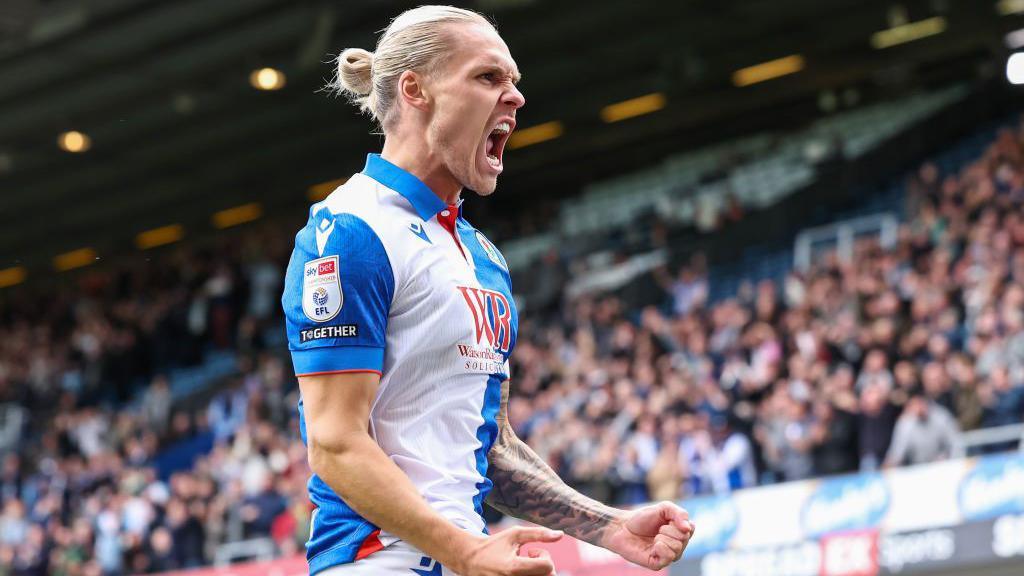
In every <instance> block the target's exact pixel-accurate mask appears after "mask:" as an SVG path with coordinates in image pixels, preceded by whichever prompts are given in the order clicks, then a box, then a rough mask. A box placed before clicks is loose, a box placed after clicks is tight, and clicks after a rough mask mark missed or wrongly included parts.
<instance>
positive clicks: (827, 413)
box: [811, 399, 857, 476]
mask: <svg viewBox="0 0 1024 576" xmlns="http://www.w3.org/2000/svg"><path fill="white" fill-rule="evenodd" d="M811 442H812V445H813V447H812V449H811V453H812V457H813V460H814V473H815V474H817V475H821V476H827V475H830V474H844V473H846V472H853V471H855V470H857V418H856V416H854V415H853V414H851V413H849V412H846V411H845V410H842V409H841V408H837V407H835V406H833V405H832V403H831V402H829V401H828V400H825V399H820V400H817V401H816V402H815V403H814V424H812V425H811Z"/></svg>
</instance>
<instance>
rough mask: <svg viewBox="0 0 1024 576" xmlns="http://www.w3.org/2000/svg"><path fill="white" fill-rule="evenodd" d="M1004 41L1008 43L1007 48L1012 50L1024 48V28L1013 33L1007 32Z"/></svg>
mask: <svg viewBox="0 0 1024 576" xmlns="http://www.w3.org/2000/svg"><path fill="white" fill-rule="evenodd" d="M1003 41H1004V42H1005V43H1006V47H1007V48H1009V49H1010V50H1016V49H1018V48H1021V47H1024V28H1021V29H1020V30H1014V31H1013V32H1007V33H1006V36H1005V37H1004V38H1003Z"/></svg>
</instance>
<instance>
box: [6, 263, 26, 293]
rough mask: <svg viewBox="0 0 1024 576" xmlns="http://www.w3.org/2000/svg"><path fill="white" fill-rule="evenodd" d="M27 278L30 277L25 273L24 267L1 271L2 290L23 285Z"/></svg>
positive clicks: (13, 267)
mask: <svg viewBox="0 0 1024 576" xmlns="http://www.w3.org/2000/svg"><path fill="white" fill-rule="evenodd" d="M26 276H28V273H27V272H26V271H25V267H24V266H12V267H10V268H4V269H3V270H0V288H7V287H8V286H14V285H15V284H21V283H22V282H24V281H25V277H26Z"/></svg>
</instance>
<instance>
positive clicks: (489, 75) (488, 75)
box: [480, 72, 495, 82]
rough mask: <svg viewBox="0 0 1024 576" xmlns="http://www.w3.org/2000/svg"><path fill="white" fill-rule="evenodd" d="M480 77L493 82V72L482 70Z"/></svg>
mask: <svg viewBox="0 0 1024 576" xmlns="http://www.w3.org/2000/svg"><path fill="white" fill-rule="evenodd" d="M480 78H483V79H484V80H487V81H488V82H494V78H495V76H494V72H484V73H483V74H481V75H480Z"/></svg>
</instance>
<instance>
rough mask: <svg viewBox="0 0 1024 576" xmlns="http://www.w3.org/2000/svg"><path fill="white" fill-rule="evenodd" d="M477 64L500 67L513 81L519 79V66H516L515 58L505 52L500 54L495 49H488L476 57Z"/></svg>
mask: <svg viewBox="0 0 1024 576" xmlns="http://www.w3.org/2000/svg"><path fill="white" fill-rule="evenodd" d="M478 64H479V65H481V66H494V67H495V68H501V69H502V70H504V71H505V72H507V73H508V74H510V75H511V76H512V78H513V79H514V80H515V81H517V82H518V81H519V78H520V77H521V76H522V75H521V74H520V73H519V67H518V66H516V63H515V60H512V58H511V57H510V56H508V55H507V54H501V53H499V52H497V51H493V52H491V51H488V52H487V53H485V54H482V55H481V56H480V58H479V59H478Z"/></svg>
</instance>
